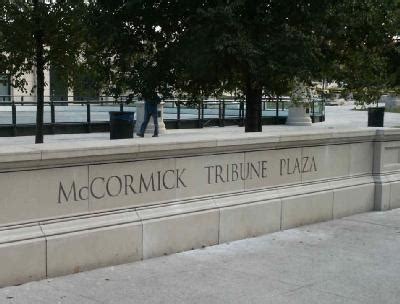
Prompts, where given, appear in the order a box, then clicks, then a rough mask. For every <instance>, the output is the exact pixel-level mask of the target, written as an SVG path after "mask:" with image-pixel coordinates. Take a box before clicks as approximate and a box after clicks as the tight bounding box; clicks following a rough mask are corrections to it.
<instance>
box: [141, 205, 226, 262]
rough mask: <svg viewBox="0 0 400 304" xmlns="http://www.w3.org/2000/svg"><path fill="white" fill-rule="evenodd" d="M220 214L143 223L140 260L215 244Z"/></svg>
mask: <svg viewBox="0 0 400 304" xmlns="http://www.w3.org/2000/svg"><path fill="white" fill-rule="evenodd" d="M218 228H219V211H218V210H210V211H204V212H196V213H188V214H182V215H178V216H172V217H165V218H159V219H154V220H148V221H143V258H145V259H147V258H152V257H157V256H162V255H165V254H171V253H176V252H181V251H185V250H190V249H194V248H201V247H204V246H211V245H215V244H218Z"/></svg>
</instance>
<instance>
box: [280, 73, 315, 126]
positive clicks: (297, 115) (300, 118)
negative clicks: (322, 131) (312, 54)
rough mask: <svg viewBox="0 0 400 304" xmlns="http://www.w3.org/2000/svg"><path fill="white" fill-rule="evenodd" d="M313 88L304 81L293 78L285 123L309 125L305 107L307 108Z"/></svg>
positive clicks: (309, 119) (308, 116)
mask: <svg viewBox="0 0 400 304" xmlns="http://www.w3.org/2000/svg"><path fill="white" fill-rule="evenodd" d="M313 95H314V94H313V90H312V88H311V87H309V86H307V85H306V84H305V83H304V82H300V81H297V80H295V81H294V82H293V85H292V90H291V93H290V104H289V111H288V118H287V120H286V124H287V125H291V126H311V125H312V122H311V118H310V114H309V113H308V111H307V109H308V108H309V106H310V104H311V102H312V97H313Z"/></svg>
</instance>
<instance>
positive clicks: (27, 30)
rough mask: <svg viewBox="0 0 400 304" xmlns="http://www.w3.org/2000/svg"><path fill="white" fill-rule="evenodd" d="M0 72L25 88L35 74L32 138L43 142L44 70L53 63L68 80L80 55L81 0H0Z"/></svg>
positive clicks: (81, 34)
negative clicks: (63, 72)
mask: <svg viewBox="0 0 400 304" xmlns="http://www.w3.org/2000/svg"><path fill="white" fill-rule="evenodd" d="M0 3H1V7H0V41H1V43H0V71H2V73H3V72H4V73H5V74H6V75H7V76H10V77H12V78H11V79H12V85H13V86H14V87H17V88H20V89H21V90H26V85H27V83H26V79H25V78H24V74H26V73H30V72H32V71H35V75H36V80H37V81H36V83H37V85H36V96H37V112H36V138H35V143H43V108H44V87H45V79H44V70H45V69H48V68H49V65H50V64H51V65H55V66H57V67H58V68H59V69H61V70H63V71H65V73H66V74H65V75H64V77H65V78H67V80H69V81H71V80H72V79H73V76H72V75H73V72H74V71H75V68H76V66H77V65H78V63H79V61H80V58H81V46H82V43H83V41H84V40H83V37H84V35H83V31H84V27H83V23H82V22H83V20H84V17H83V16H84V14H85V10H86V4H85V1H84V0H66V1H55V0H0Z"/></svg>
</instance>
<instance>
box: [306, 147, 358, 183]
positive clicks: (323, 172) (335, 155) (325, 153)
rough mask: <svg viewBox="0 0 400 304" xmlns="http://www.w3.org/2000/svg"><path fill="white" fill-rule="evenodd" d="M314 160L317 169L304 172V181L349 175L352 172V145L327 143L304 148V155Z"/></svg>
mask: <svg viewBox="0 0 400 304" xmlns="http://www.w3.org/2000/svg"><path fill="white" fill-rule="evenodd" d="M304 156H308V157H310V158H311V159H313V160H314V163H315V166H313V167H315V170H314V168H313V170H309V172H306V173H303V175H302V181H309V180H316V179H324V178H332V177H339V176H348V175H349V173H350V145H349V144H343V145H327V146H314V147H305V148H303V157H304Z"/></svg>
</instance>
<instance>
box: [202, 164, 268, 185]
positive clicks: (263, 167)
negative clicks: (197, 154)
mask: <svg viewBox="0 0 400 304" xmlns="http://www.w3.org/2000/svg"><path fill="white" fill-rule="evenodd" d="M267 163H268V162H267V161H266V160H260V161H258V162H247V163H233V164H226V165H215V166H205V167H204V168H205V169H207V182H208V184H209V185H210V184H218V183H229V182H236V181H238V180H239V179H240V180H242V181H245V180H251V179H254V178H258V179H260V178H266V177H267Z"/></svg>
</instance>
